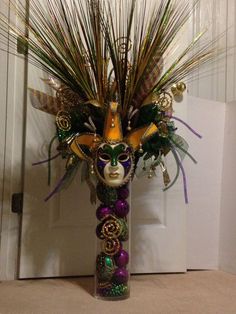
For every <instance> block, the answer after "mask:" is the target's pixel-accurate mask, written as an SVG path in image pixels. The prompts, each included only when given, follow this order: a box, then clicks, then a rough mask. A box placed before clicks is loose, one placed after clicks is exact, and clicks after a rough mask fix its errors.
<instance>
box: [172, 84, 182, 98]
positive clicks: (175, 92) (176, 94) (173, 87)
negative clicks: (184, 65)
mask: <svg viewBox="0 0 236 314" xmlns="http://www.w3.org/2000/svg"><path fill="white" fill-rule="evenodd" d="M171 92H172V94H173V95H174V96H180V95H181V92H180V91H179V89H178V87H177V84H174V85H173V86H172V87H171Z"/></svg>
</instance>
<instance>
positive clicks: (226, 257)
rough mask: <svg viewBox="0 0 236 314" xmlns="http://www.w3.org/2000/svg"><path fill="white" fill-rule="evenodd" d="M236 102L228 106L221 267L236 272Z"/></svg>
mask: <svg viewBox="0 0 236 314" xmlns="http://www.w3.org/2000/svg"><path fill="white" fill-rule="evenodd" d="M235 117H236V102H231V103H229V104H227V106H226V119H225V141H224V159H223V172H222V173H223V180H222V201H221V216H220V222H221V228H220V257H219V263H220V268H221V269H222V270H224V271H229V272H232V273H235V274H236V191H235V178H236V163H235V155H236V145H235V144H236V124H235Z"/></svg>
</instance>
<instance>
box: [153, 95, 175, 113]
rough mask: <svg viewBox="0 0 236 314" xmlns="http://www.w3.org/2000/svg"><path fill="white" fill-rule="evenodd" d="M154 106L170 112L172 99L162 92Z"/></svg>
mask: <svg viewBox="0 0 236 314" xmlns="http://www.w3.org/2000/svg"><path fill="white" fill-rule="evenodd" d="M156 104H157V105H158V106H159V108H160V109H161V110H162V111H172V104H173V98H172V96H171V94H170V93H168V92H163V93H161V94H160V95H158V98H157V100H156Z"/></svg>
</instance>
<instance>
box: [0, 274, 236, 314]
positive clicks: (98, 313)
mask: <svg viewBox="0 0 236 314" xmlns="http://www.w3.org/2000/svg"><path fill="white" fill-rule="evenodd" d="M92 295H93V278H91V277H89V278H82V277H81V278H72V279H70V278H68V279H67V278H66V279H63V278H61V279H37V280H19V281H5V282H4V281H3V282H1V283H0V314H90V313H92V314H108V313H109V314H159V313H160V314H185V313H186V314H192V313H193V314H208V313H209V314H236V276H235V275H232V274H228V273H225V272H221V271H191V272H187V273H186V274H157V275H135V276H132V278H131V296H130V298H129V299H127V300H123V301H116V302H112V301H101V300H97V299H95V298H94V297H93V296H92Z"/></svg>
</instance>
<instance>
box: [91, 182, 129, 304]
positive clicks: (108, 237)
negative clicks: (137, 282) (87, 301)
mask: <svg viewBox="0 0 236 314" xmlns="http://www.w3.org/2000/svg"><path fill="white" fill-rule="evenodd" d="M97 198H98V200H99V204H98V207H97V210H96V216H97V226H96V271H95V297H97V298H100V299H105V300H121V299H126V298H128V297H129V294H130V286H129V284H130V272H129V265H130V219H129V217H130V209H131V206H130V205H131V204H130V199H131V197H130V184H127V185H125V186H122V187H119V188H112V187H109V186H107V185H105V184H102V183H99V184H98V185H97Z"/></svg>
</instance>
